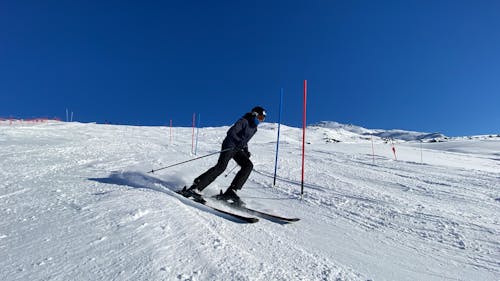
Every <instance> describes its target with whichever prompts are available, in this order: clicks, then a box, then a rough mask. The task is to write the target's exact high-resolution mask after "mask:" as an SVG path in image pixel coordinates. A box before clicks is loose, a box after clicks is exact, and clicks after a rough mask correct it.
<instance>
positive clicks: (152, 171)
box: [148, 148, 233, 174]
mask: <svg viewBox="0 0 500 281" xmlns="http://www.w3.org/2000/svg"><path fill="white" fill-rule="evenodd" d="M231 149H233V148H226V149H224V150H221V151H217V152H214V153H210V154H207V155H204V156H200V157H196V158H193V159H190V160H186V161H183V162H179V163H176V164H172V165H170V166H167V167H163V168H159V169H156V170H154V169H153V170H151V171H149V172H148V174H149V173H154V172H157V171H160V170H164V169H168V168H172V167H174V166H178V165H181V164H184V163H188V162H191V161H195V160H198V159H201V158H205V157H208V156H212V155H215V154H219V153H222V152H225V151H228V150H231Z"/></svg>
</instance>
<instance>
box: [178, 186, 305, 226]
mask: <svg viewBox="0 0 500 281" xmlns="http://www.w3.org/2000/svg"><path fill="white" fill-rule="evenodd" d="M176 192H177V193H178V194H180V195H183V193H182V190H179V191H176ZM186 198H187V199H189V200H191V201H193V202H196V203H197V204H201V205H203V206H205V207H207V208H210V209H212V210H214V211H216V212H219V213H222V214H224V215H227V216H230V217H232V218H235V219H237V220H239V221H242V222H245V223H256V222H258V221H259V219H258V218H257V217H252V216H246V215H241V214H238V213H236V212H231V211H227V210H223V209H220V208H218V207H215V206H212V205H210V204H209V203H208V202H207V201H206V200H199V199H198V200H197V199H194V198H189V197H186ZM221 202H224V203H226V204H227V206H229V207H230V208H232V209H235V210H238V211H241V212H245V213H248V214H252V215H255V216H258V217H260V218H263V219H267V220H270V221H273V222H276V223H282V224H286V223H291V222H296V221H299V220H300V219H299V218H289V217H283V216H279V215H275V214H271V213H267V212H263V211H259V210H255V209H252V208H248V207H245V206H238V205H234V204H231V203H228V202H226V201H223V200H221Z"/></svg>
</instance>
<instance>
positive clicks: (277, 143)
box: [273, 88, 283, 186]
mask: <svg viewBox="0 0 500 281" xmlns="http://www.w3.org/2000/svg"><path fill="white" fill-rule="evenodd" d="M282 113H283V88H281V94H280V115H279V118H278V140H277V141H276V160H275V162H274V180H273V186H276V173H277V171H278V151H279V147H280V130H281V115H282Z"/></svg>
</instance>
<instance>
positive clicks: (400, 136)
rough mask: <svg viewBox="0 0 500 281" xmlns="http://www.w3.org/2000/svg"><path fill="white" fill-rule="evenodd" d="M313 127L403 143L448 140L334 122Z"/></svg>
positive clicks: (424, 134) (442, 137) (443, 137)
mask: <svg viewBox="0 0 500 281" xmlns="http://www.w3.org/2000/svg"><path fill="white" fill-rule="evenodd" d="M311 126H312V127H321V128H327V129H334V130H337V131H339V130H344V131H347V132H351V133H354V134H358V135H361V136H376V137H379V138H383V139H395V140H403V141H417V140H422V141H431V142H432V141H443V140H446V139H448V137H446V136H445V135H443V134H441V133H423V132H414V131H406V130H382V129H366V128H363V127H360V126H356V125H352V124H341V123H338V122H334V121H321V122H319V123H316V124H313V125H311Z"/></svg>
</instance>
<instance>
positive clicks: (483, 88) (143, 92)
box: [0, 0, 500, 136]
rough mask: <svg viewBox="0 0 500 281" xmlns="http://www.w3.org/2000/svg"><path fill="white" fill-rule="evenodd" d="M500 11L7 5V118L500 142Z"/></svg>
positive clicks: (291, 4) (483, 7) (388, 5)
mask: <svg viewBox="0 0 500 281" xmlns="http://www.w3.org/2000/svg"><path fill="white" fill-rule="evenodd" d="M499 14H500V2H499V1H494V0H493V1H459V0H457V1H440V0H432V1H426V0H408V1H369V0H366V1H333V0H329V1H326V0H325V1H293V0H292V1H50V0H48V1H9V0H7V1H1V2H0V97H1V101H2V102H1V103H0V117H7V116H15V117H21V118H28V117H40V116H49V117H53V116H58V117H60V118H63V119H65V114H66V113H65V110H66V108H68V109H69V110H70V111H73V112H74V116H75V119H76V120H78V121H82V122H93V121H96V122H104V121H105V120H107V121H110V122H113V123H118V124H136V125H164V124H167V123H168V122H169V120H170V119H173V122H174V125H177V126H189V125H190V124H191V119H192V114H193V112H196V113H197V114H200V115H201V119H202V120H201V125H202V126H220V125H230V124H231V123H233V122H234V121H235V120H236V119H237V118H238V117H240V116H241V115H242V114H244V113H245V112H246V111H248V110H249V109H251V108H252V107H253V106H255V105H262V106H264V107H265V108H267V109H268V113H269V115H268V116H269V117H268V121H270V122H277V120H278V108H279V92H280V88H284V93H285V95H284V112H283V123H285V124H287V125H291V126H297V127H300V126H301V122H302V121H301V120H302V84H303V80H304V79H307V80H308V85H309V87H308V123H315V122H319V121H323V120H332V121H338V122H341V123H353V124H356V125H360V126H364V127H367V128H383V129H393V128H397V129H407V130H416V131H426V132H435V131H439V132H442V133H444V134H447V135H452V136H453V135H471V134H488V133H499V125H498V124H500V113H499V112H500V110H499V106H500V32H499V30H500V17H499V16H498V15H499Z"/></svg>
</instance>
